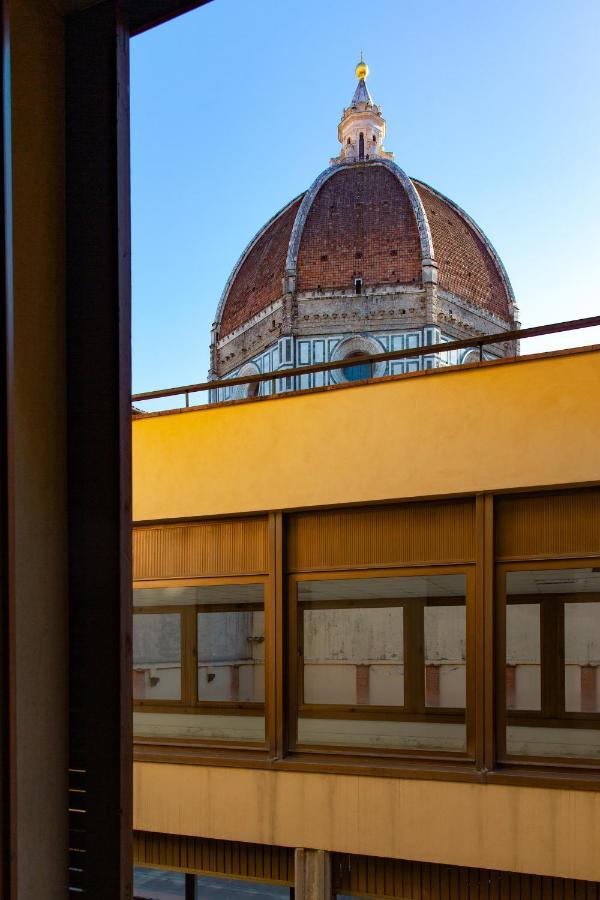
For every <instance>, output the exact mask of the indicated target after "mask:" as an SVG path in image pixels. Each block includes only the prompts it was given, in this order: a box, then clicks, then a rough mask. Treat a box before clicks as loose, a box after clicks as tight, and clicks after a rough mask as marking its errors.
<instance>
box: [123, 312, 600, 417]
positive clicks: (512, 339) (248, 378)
mask: <svg viewBox="0 0 600 900" xmlns="http://www.w3.org/2000/svg"><path fill="white" fill-rule="evenodd" d="M598 326H600V316H590V317H588V318H584V319H571V320H569V321H567V322H557V323H554V324H553V325H537V326H535V327H533V328H521V329H518V330H514V331H502V332H495V333H494V334H484V335H478V336H477V337H471V338H465V339H464V340H460V341H445V342H443V343H440V344H423V345H421V346H419V347H411V348H410V349H407V350H394V351H389V352H385V353H369V354H361V355H360V356H358V355H357V356H352V357H351V358H348V359H343V360H334V361H332V362H325V363H314V364H312V365H307V366H296V367H294V368H289V369H277V370H276V371H273V372H264V373H256V374H255V375H238V376H236V377H235V378H220V379H215V380H213V381H203V382H199V383H198V384H186V385H182V386H180V387H173V388H165V389H163V390H157V391H144V392H142V393H139V394H133V396H132V398H131V399H132V402H133V403H139V402H143V401H144V400H158V399H161V398H164V397H178V396H182V397H184V398H185V405H186V406H189V405H190V402H189V398H190V394H196V393H200V392H201V391H217V390H218V389H220V388H232V387H235V386H236V385H243V384H247V385H250V384H259V385H260V384H262V383H263V382H270V383H271V394H268V395H266V396H273V395H274V394H275V393H276V385H277V382H280V381H282V380H283V379H285V378H292V377H294V376H299V375H310V374H311V373H315V372H330V371H332V370H335V369H345V368H348V367H349V366H353V367H354V366H361V365H367V364H374V363H378V362H388V361H390V360H406V359H410V358H414V357H421V356H435V355H436V354H445V353H450V352H452V351H454V350H466V349H469V348H475V349H477V350H479V360H480V361H481V362H483V361H484V359H483V348H484V347H487V346H492V345H494V344H505V343H515V346H516V344H517V342H519V341H522V340H525V339H526V338H533V337H542V336H545V335H549V334H559V333H561V332H564V331H576V330H578V329H581V328H594V327H598ZM364 380H365V381H368V380H369V379H368V378H367V379H364ZM353 383H354V384H356V383H358V382H353ZM300 390H302V389H300ZM304 390H314V389H313V388H305V389H304ZM278 396H281V394H278ZM136 411H137V410H136ZM139 412H142V410H139Z"/></svg>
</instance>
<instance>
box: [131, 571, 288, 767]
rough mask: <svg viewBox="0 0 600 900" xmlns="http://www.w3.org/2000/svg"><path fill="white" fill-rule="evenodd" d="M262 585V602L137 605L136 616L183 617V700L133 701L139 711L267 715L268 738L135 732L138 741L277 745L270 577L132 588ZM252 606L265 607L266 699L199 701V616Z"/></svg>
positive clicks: (157, 582) (255, 747) (158, 582)
mask: <svg viewBox="0 0 600 900" xmlns="http://www.w3.org/2000/svg"><path fill="white" fill-rule="evenodd" d="M239 584H261V585H262V586H263V603H262V604H248V603H245V604H240V603H237V604H236V603H211V604H161V605H157V606H134V609H133V614H134V616H136V615H148V614H151V613H175V614H179V615H180V617H181V696H180V698H179V699H177V700H175V699H173V700H168V699H162V700H161V699H152V700H143V699H141V700H138V699H134V701H133V711H134V713H135V712H155V713H165V714H169V713H190V714H197V715H202V714H216V715H232V716H263V717H264V720H265V738H264V740H263V741H242V740H231V741H227V740H225V739H222V738H214V739H213V738H202V737H191V738H190V737H169V738H165V737H159V736H157V737H152V736H145V735H135V736H134V745H135V746H136V747H137V746H139V747H144V746H166V747H198V748H202V747H205V748H211V749H224V750H230V751H234V750H249V751H263V752H268V751H270V750H272V748H273V746H274V728H275V725H274V704H273V702H271V701H270V700H269V698H270V697H273V696H274V692H275V685H274V679H275V670H274V659H275V627H274V622H275V620H274V603H273V597H272V590H271V578H270V576H269V575H231V576H219V577H199V578H168V579H152V580H147V579H144V580H136V581H134V582H133V590H134V591H135V590H136V589H144V590H148V589H149V590H152V589H160V588H173V587H213V586H219V585H232V586H233V585H239ZM253 608H256V609H264V617H265V618H264V621H265V700H264V702H263V703H257V702H254V701H246V700H199V699H198V675H197V664H196V661H197V640H198V628H197V614H198V613H199V612H211V611H212V612H215V611H222V612H226V611H231V610H233V611H235V610H241V611H245V612H247V611H248V610H251V609H253Z"/></svg>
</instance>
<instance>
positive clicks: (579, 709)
mask: <svg viewBox="0 0 600 900" xmlns="http://www.w3.org/2000/svg"><path fill="white" fill-rule="evenodd" d="M599 592H600V571H599V570H598V569H597V568H592V567H589V568H587V567H586V568H573V569H530V570H526V571H521V572H509V573H508V574H507V576H506V593H507V614H506V631H507V655H506V661H507V706H508V709H509V716H508V722H507V728H506V747H507V750H508V752H509V753H511V754H515V755H519V756H547V757H548V756H549V757H556V758H560V757H579V758H590V759H600V718H597V717H596V718H590V714H592V716H593V715H594V714H595V713H598V712H599V703H598V696H599V687H598V667H599V665H600V603H598V602H596V601H595V599H593V598H592V597H591V596H590V595H592V594H598V593H599ZM529 596H531V597H535V601H534V602H531V603H526V602H523V600H525V599H526V598H528V597H529ZM511 597H514V598H515V602H514V603H513V602H511ZM586 597H590V600H589V602H588V601H587V600H586ZM545 635H546V637H545ZM563 640H564V660H563V658H562V653H561V651H560V647H561V645H562V643H563ZM511 670H512V674H511ZM542 680H543V682H544V684H545V687H544V694H543V696H542V690H541V682H542ZM563 688H564V693H563ZM528 711H529V712H530V714H528Z"/></svg>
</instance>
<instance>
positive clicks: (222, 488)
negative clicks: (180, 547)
mask: <svg viewBox="0 0 600 900" xmlns="http://www.w3.org/2000/svg"><path fill="white" fill-rule="evenodd" d="M598 396H600V351H599V350H590V351H588V352H583V353H575V354H567V355H565V354H561V355H553V356H547V357H541V358H534V359H531V360H527V359H522V360H520V361H519V362H517V363H512V364H493V363H491V364H488V365H484V366H482V367H475V368H456V369H452V370H448V371H446V372H443V371H442V372H434V373H425V374H421V375H416V376H413V377H406V376H405V377H400V378H396V379H386V380H385V381H382V382H379V383H374V384H366V385H357V386H350V387H341V388H338V389H335V390H327V391H321V392H313V393H306V394H298V395H293V396H289V397H285V396H283V397H278V398H276V399H273V400H262V401H255V402H247V403H238V404H224V405H221V406H216V407H212V408H206V409H199V410H197V411H189V412H184V413H181V414H173V415H158V416H152V417H148V418H141V419H137V420H136V421H134V427H133V484H134V489H133V518H134V520H137V521H144V520H149V519H170V518H187V517H202V516H216V515H227V514H231V513H245V512H255V511H260V510H269V509H294V508H298V507H313V506H326V505H328V504H344V503H360V502H370V501H378V500H390V499H404V498H416V497H431V496H437V495H449V494H460V493H471V492H478V491H499V490H504V489H509V490H512V489H519V488H526V487H536V486H551V485H563V484H564V485H568V484H581V483H586V482H593V481H597V480H598V477H599V473H600V464H599V455H600V454H599V449H598V448H599V447H600V440H599V439H600V407H599V406H598V403H597V402H596V398H597V397H598ZM507 448H510V452H509V453H507Z"/></svg>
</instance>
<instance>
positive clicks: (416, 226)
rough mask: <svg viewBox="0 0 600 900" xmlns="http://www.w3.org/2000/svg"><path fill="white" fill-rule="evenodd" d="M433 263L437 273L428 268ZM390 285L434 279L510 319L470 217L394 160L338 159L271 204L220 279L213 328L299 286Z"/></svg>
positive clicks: (497, 268)
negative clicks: (273, 209) (307, 184)
mask: <svg viewBox="0 0 600 900" xmlns="http://www.w3.org/2000/svg"><path fill="white" fill-rule="evenodd" d="M432 272H435V273H436V276H437V278H436V277H435V275H432ZM357 278H359V279H361V281H362V286H363V290H364V291H365V293H366V292H369V291H376V290H377V289H378V288H385V287H391V286H394V285H396V286H408V285H410V286H414V287H415V288H416V289H419V288H422V287H423V284H424V283H426V282H428V281H430V280H432V279H433V280H437V289H438V290H439V291H444V292H447V293H448V294H449V295H452V296H454V297H456V298H459V299H460V300H464V301H467V303H469V304H473V305H474V306H476V307H478V308H479V309H481V310H482V311H484V312H486V313H489V314H490V315H491V316H493V317H494V318H495V319H500V320H501V321H504V322H507V323H510V322H511V320H512V306H513V302H514V300H513V295H512V291H511V287H510V283H509V281H508V277H507V275H506V272H505V271H504V267H503V265H502V263H501V262H500V260H499V258H498V255H497V254H496V253H495V251H494V249H493V247H492V245H491V244H490V242H489V241H488V240H487V238H486V237H485V235H484V233H483V232H482V231H481V229H480V228H478V226H477V225H476V224H475V223H474V222H473V220H472V219H471V218H470V217H469V216H468V215H467V214H466V213H465V212H463V210H461V209H460V208H459V207H458V206H457V205H456V204H455V203H453V202H452V201H451V200H449V199H448V198H447V197H445V196H443V194H440V193H439V192H438V191H436V190H434V189H433V188H432V187H429V186H428V185H426V184H424V183H423V182H421V181H417V180H416V179H410V178H408V177H407V176H406V175H405V174H404V172H403V171H402V170H401V169H400V168H399V167H398V166H397V165H396V164H395V163H393V162H392V161H391V160H388V159H373V160H365V161H359V162H354V163H350V164H349V163H341V164H338V165H334V166H331V167H330V168H329V169H326V170H325V171H324V172H323V173H322V174H321V175H320V176H319V178H317V180H316V181H315V182H314V184H313V185H312V187H311V188H310V189H309V190H308V191H307V192H306V193H305V194H302V195H300V196H299V197H297V198H296V199H295V200H292V201H291V202H290V203H289V204H288V205H287V206H285V207H284V208H283V209H282V210H281V211H280V212H279V213H277V214H276V215H275V216H274V217H273V218H272V219H271V220H270V221H269V222H268V223H267V224H266V225H265V226H264V228H262V229H261V231H260V232H259V234H258V235H257V236H256V237H255V238H254V240H253V241H252V242H251V243H250V245H249V246H248V248H247V249H246V251H245V252H244V253H243V254H242V257H241V259H240V261H239V262H238V264H237V265H236V267H235V268H234V270H233V272H232V275H231V277H230V279H229V281H228V283H227V285H226V288H225V291H224V293H223V297H222V301H221V305H220V308H219V312H218V316H217V321H216V326H217V335H218V337H219V338H222V337H225V336H226V335H228V334H231V333H232V332H234V331H236V330H237V329H239V328H241V327H243V326H244V325H245V324H247V323H249V322H250V321H251V320H253V319H254V317H256V316H257V315H258V314H260V313H261V312H264V311H265V310H266V309H267V308H268V307H270V306H271V305H272V304H273V303H275V302H276V301H277V300H278V299H280V298H281V297H282V294H283V293H284V292H285V287H286V286H284V282H285V281H287V282H288V284H287V289H288V290H289V289H290V288H291V289H292V290H293V291H295V292H298V293H300V292H306V291H309V292H310V291H317V292H321V293H330V292H337V291H345V290H352V288H353V284H354V281H355V279H357Z"/></svg>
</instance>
